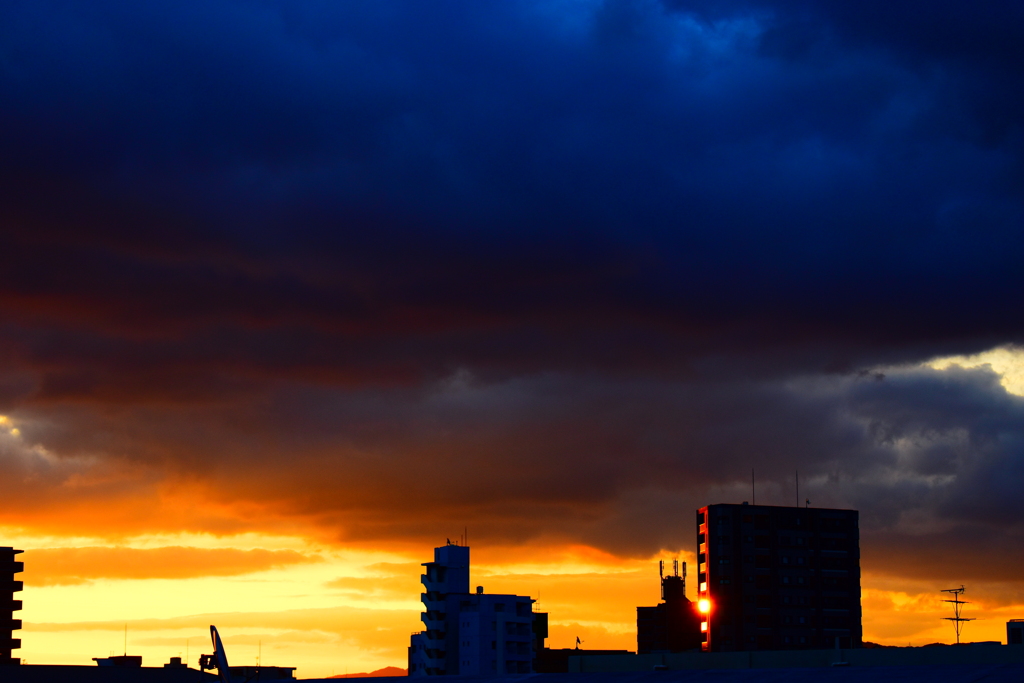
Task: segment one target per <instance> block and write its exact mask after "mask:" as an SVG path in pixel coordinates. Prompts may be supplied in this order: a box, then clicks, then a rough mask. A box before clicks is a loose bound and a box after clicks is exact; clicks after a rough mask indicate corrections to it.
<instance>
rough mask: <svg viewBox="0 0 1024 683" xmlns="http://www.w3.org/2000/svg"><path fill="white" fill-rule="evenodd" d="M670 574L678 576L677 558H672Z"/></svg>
mask: <svg viewBox="0 0 1024 683" xmlns="http://www.w3.org/2000/svg"><path fill="white" fill-rule="evenodd" d="M672 576H679V560H672Z"/></svg>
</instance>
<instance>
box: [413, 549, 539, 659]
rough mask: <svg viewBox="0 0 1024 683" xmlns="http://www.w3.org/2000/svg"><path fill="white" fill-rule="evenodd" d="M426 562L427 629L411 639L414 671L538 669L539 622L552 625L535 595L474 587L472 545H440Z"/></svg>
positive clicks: (424, 597)
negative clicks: (535, 605)
mask: <svg viewBox="0 0 1024 683" xmlns="http://www.w3.org/2000/svg"><path fill="white" fill-rule="evenodd" d="M423 566H424V567H426V573H425V574H422V575H421V577H420V579H421V581H422V582H423V587H424V589H425V590H426V592H425V593H423V594H422V595H421V600H422V601H423V607H424V609H425V611H424V612H423V613H422V614H421V615H420V617H421V619H422V621H423V626H424V630H423V631H421V632H420V633H415V634H413V636H412V639H411V641H410V644H409V675H410V676H444V675H485V674H499V673H500V674H508V673H515V674H522V673H533V672H534V661H535V659H536V656H537V655H536V652H537V649H538V647H539V646H538V634H540V631H539V630H538V627H542V629H543V630H546V626H547V621H546V619H537V618H538V617H540V616H541V615H539V614H534V612H533V602H534V601H533V600H532V599H530V598H528V597H524V596H519V595H495V594H488V593H484V592H483V587H482V586H479V587H477V589H476V592H475V593H470V592H469V547H468V546H460V545H455V544H452V543H449V544H448V545H445V546H442V547H440V548H435V549H434V561H433V562H425V563H424V564H423ZM543 616H544V617H546V616H547V615H543ZM535 619H536V620H537V623H536V624H535ZM535 631H536V633H535ZM543 635H546V633H545V634H543ZM543 635H540V638H543Z"/></svg>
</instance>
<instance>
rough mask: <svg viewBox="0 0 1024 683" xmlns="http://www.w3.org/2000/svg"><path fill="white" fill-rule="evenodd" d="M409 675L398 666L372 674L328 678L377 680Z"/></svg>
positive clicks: (342, 675)
mask: <svg viewBox="0 0 1024 683" xmlns="http://www.w3.org/2000/svg"><path fill="white" fill-rule="evenodd" d="M408 674H409V672H408V671H406V670H405V669H400V668H399V667H397V666H385V667H384V668H383V669H377V670H376V671H371V672H370V673H361V674H341V675H340V676H328V678H377V677H381V676H407V675H408Z"/></svg>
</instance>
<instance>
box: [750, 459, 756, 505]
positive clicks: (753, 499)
mask: <svg viewBox="0 0 1024 683" xmlns="http://www.w3.org/2000/svg"><path fill="white" fill-rule="evenodd" d="M750 504H751V505H757V489H756V488H754V468H753V467H751V468H750Z"/></svg>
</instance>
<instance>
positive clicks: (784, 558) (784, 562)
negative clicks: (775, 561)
mask: <svg viewBox="0 0 1024 683" xmlns="http://www.w3.org/2000/svg"><path fill="white" fill-rule="evenodd" d="M782 564H789V558H788V557H786V556H785V555H783V556H782Z"/></svg>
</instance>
